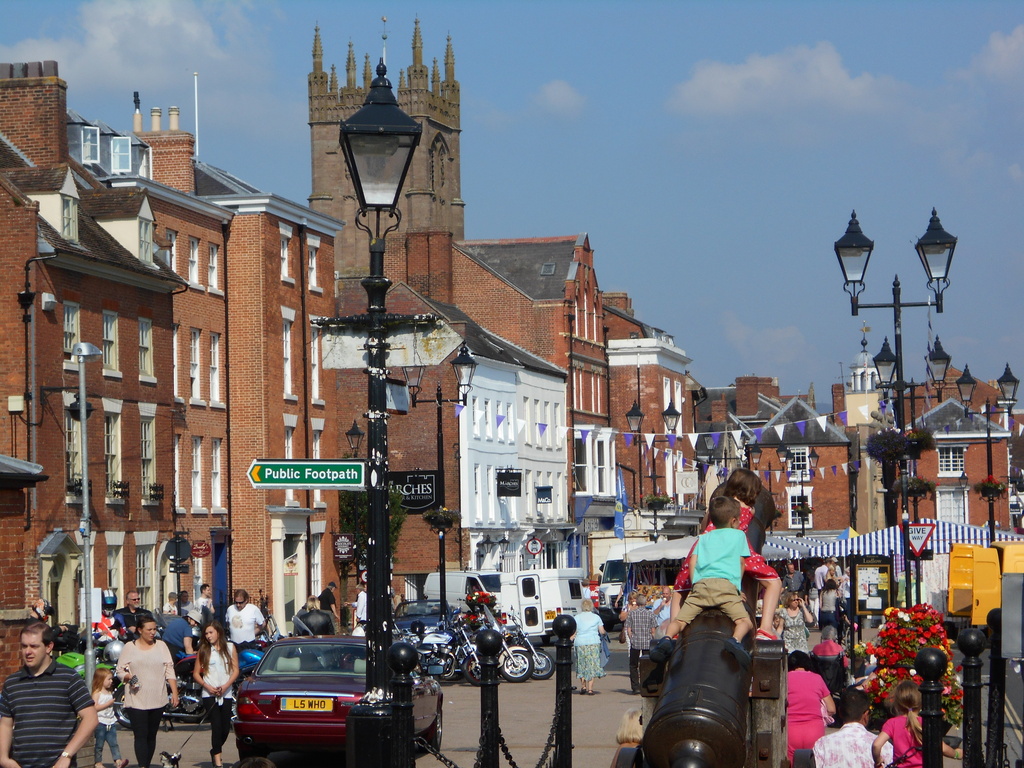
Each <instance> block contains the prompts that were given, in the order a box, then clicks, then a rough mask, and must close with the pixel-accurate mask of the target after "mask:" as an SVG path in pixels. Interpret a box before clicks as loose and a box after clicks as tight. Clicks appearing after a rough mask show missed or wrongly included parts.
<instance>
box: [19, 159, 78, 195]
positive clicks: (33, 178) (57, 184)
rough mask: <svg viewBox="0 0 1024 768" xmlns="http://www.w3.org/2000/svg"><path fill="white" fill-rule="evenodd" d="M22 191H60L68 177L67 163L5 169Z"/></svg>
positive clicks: (29, 192)
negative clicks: (46, 166)
mask: <svg viewBox="0 0 1024 768" xmlns="http://www.w3.org/2000/svg"><path fill="white" fill-rule="evenodd" d="M4 174H5V175H6V176H7V178H8V179H10V180H11V181H12V182H13V183H14V184H15V185H16V186H17V187H18V189H20V190H21V191H22V192H25V193H28V194H31V193H33V192H36V193H39V192H59V191H60V190H61V187H63V186H64V182H65V180H66V179H67V177H68V167H67V166H66V165H55V166H54V167H52V168H25V167H22V168H11V169H8V170H6V171H4Z"/></svg>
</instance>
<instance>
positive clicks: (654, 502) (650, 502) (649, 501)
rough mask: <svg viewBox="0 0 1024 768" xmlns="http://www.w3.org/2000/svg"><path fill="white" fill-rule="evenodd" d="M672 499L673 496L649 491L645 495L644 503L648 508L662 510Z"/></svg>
mask: <svg viewBox="0 0 1024 768" xmlns="http://www.w3.org/2000/svg"><path fill="white" fill-rule="evenodd" d="M671 501H672V497H671V496H664V495H662V494H659V493H649V494H647V495H646V496H644V503H645V504H646V505H647V508H648V509H651V510H655V509H657V510H662V509H664V508H665V507H666V506H668V504H669V503H670V502H671Z"/></svg>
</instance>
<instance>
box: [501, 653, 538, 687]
mask: <svg viewBox="0 0 1024 768" xmlns="http://www.w3.org/2000/svg"><path fill="white" fill-rule="evenodd" d="M498 671H499V672H500V673H501V676H502V677H503V678H505V679H506V680H508V681H509V682H510V683H522V682H524V681H526V680H529V679H530V676H531V675H532V674H533V656H532V654H531V653H530V652H529V651H528V650H526V649H525V648H519V647H512V648H509V649H508V653H506V654H505V655H504V656H502V659H501V664H500V665H499V666H498Z"/></svg>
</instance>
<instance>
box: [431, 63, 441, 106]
mask: <svg viewBox="0 0 1024 768" xmlns="http://www.w3.org/2000/svg"><path fill="white" fill-rule="evenodd" d="M430 90H431V91H433V92H434V94H435V95H437V96H440V95H441V73H440V71H439V70H438V68H437V58H436V57H435V58H434V67H433V69H432V70H431V71H430Z"/></svg>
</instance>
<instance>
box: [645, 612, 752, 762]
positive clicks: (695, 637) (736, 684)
mask: <svg viewBox="0 0 1024 768" xmlns="http://www.w3.org/2000/svg"><path fill="white" fill-rule="evenodd" d="M733 627H734V625H733V622H732V621H731V620H730V619H729V618H728V617H727V616H726V615H725V614H724V613H722V612H721V611H717V610H712V611H704V612H703V613H701V614H700V615H699V616H697V618H696V619H694V621H693V623H692V624H690V625H689V626H688V627H687V628H686V631H685V632H684V633H683V638H682V641H681V643H680V644H679V645H677V646H676V648H675V650H674V651H673V654H672V658H671V659H670V660H669V662H668V668H667V669H666V671H665V678H664V683H663V684H662V689H661V698H660V699H659V700H658V705H657V707H655V710H654V714H653V715H652V717H651V722H650V723H649V724H648V726H647V729H646V730H645V731H644V757H645V758H646V760H647V764H648V765H650V766H653V768H712V766H713V767H714V768H742V766H743V765H744V764H745V762H746V757H747V719H748V710H749V705H750V701H749V692H750V679H751V675H750V670H749V669H743V668H742V667H741V666H740V664H739V662H738V661H737V660H736V659H735V657H734V656H733V655H732V654H731V653H729V651H727V650H726V647H725V643H726V641H727V640H728V639H729V638H731V637H732V632H733ZM744 644H745V646H746V647H747V648H749V647H750V638H749V636H748V638H747V640H746V641H745V643H744Z"/></svg>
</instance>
